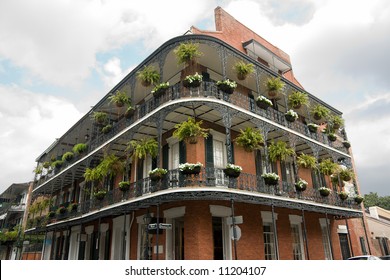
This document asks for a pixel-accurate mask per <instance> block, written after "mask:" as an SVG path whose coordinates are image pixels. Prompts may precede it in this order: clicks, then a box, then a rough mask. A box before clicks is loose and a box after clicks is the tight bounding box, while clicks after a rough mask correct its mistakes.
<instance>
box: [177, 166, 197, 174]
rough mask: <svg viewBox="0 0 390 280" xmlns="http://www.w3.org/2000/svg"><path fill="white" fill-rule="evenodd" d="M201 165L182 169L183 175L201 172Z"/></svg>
mask: <svg viewBox="0 0 390 280" xmlns="http://www.w3.org/2000/svg"><path fill="white" fill-rule="evenodd" d="M200 169H201V167H200V166H196V167H194V168H193V169H183V170H180V173H181V174H183V175H191V174H199V173H200Z"/></svg>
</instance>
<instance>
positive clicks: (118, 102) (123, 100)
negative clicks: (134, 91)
mask: <svg viewBox="0 0 390 280" xmlns="http://www.w3.org/2000/svg"><path fill="white" fill-rule="evenodd" d="M108 99H109V100H110V102H112V103H114V104H115V106H117V107H119V108H120V107H123V106H124V105H125V104H130V97H128V96H127V95H126V93H125V92H124V91H120V90H117V91H116V92H115V94H112V95H111V96H110V97H108Z"/></svg>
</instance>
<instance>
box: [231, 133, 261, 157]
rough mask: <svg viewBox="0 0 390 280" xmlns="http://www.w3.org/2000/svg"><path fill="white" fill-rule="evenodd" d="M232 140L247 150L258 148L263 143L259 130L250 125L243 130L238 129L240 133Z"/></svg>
mask: <svg viewBox="0 0 390 280" xmlns="http://www.w3.org/2000/svg"><path fill="white" fill-rule="evenodd" d="M234 141H235V142H236V143H237V145H239V146H241V147H243V148H244V149H245V150H246V151H248V152H252V151H253V150H258V149H260V148H261V146H262V144H263V143H264V139H263V135H262V134H261V131H260V130H259V129H254V128H252V127H247V128H245V130H242V129H240V134H239V135H238V136H237V137H236V139H234Z"/></svg>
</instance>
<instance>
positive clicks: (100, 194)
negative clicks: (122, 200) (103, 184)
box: [93, 189, 107, 200]
mask: <svg viewBox="0 0 390 280" xmlns="http://www.w3.org/2000/svg"><path fill="white" fill-rule="evenodd" d="M106 194H107V191H106V190H102V189H100V190H97V191H96V192H94V193H93V197H94V198H96V199H97V200H103V199H104V197H105V196H106Z"/></svg>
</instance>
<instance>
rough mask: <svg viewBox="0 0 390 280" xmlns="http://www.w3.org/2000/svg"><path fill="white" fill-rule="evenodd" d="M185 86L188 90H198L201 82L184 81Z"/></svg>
mask: <svg viewBox="0 0 390 280" xmlns="http://www.w3.org/2000/svg"><path fill="white" fill-rule="evenodd" d="M183 86H184V87H186V88H196V87H199V86H200V81H198V80H195V81H192V82H189V81H186V80H184V81H183Z"/></svg>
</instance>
